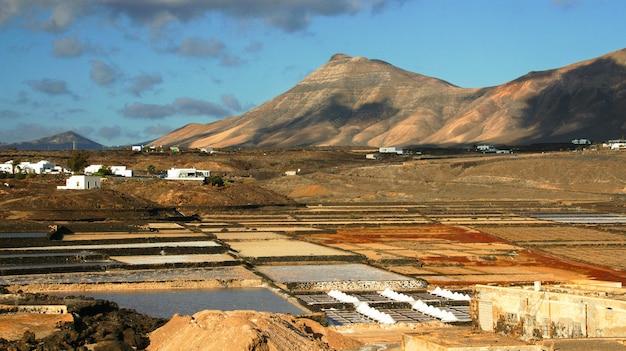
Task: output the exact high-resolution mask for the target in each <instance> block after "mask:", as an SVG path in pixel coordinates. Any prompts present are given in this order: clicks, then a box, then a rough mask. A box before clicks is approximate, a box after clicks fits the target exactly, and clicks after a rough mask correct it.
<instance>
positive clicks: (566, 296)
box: [472, 285, 626, 340]
mask: <svg viewBox="0 0 626 351" xmlns="http://www.w3.org/2000/svg"><path fill="white" fill-rule="evenodd" d="M597 295H598V294H592V293H587V294H584V293H581V292H580V291H574V290H568V289H565V288H564V289H560V290H558V291H557V290H556V289H550V291H548V290H546V289H544V288H539V289H538V290H537V289H535V288H534V287H526V288H521V287H506V288H505V287H494V286H483V285H477V286H476V293H475V302H474V303H473V304H472V308H473V310H474V312H475V313H472V315H473V316H474V317H475V323H476V324H478V325H479V327H480V328H481V329H482V330H485V331H495V332H502V333H505V334H507V335H512V336H515V337H519V338H522V339H527V340H528V339H541V338H585V337H588V338H601V337H626V323H624V321H626V301H624V300H621V299H612V298H608V297H607V298H602V297H598V296H597ZM481 314H482V316H481Z"/></svg>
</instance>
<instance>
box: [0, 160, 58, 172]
mask: <svg viewBox="0 0 626 351" xmlns="http://www.w3.org/2000/svg"><path fill="white" fill-rule="evenodd" d="M14 171H15V173H30V174H43V173H69V172H66V171H67V170H66V169H65V168H63V167H61V166H57V165H55V164H54V163H52V162H49V161H46V160H41V161H39V162H35V163H33V162H20V163H19V164H17V165H15V168H14V167H13V160H10V161H7V162H5V163H2V164H0V172H4V173H13V172H14Z"/></svg>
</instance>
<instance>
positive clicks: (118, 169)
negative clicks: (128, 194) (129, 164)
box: [111, 166, 133, 178]
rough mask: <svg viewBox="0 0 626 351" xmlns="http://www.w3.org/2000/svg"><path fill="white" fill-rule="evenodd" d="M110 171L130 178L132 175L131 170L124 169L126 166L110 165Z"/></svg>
mask: <svg viewBox="0 0 626 351" xmlns="http://www.w3.org/2000/svg"><path fill="white" fill-rule="evenodd" d="M111 173H113V175H116V176H118V177H127V178H131V177H132V176H133V170H132V169H126V166H111Z"/></svg>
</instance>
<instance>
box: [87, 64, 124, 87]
mask: <svg viewBox="0 0 626 351" xmlns="http://www.w3.org/2000/svg"><path fill="white" fill-rule="evenodd" d="M120 76H121V73H120V72H119V71H118V70H117V69H115V68H113V67H111V66H109V65H107V64H106V63H104V62H102V61H97V60H94V61H92V62H91V73H90V77H91V80H93V81H94V82H95V83H96V84H98V85H100V86H108V85H111V84H113V83H115V82H116V81H117V79H118V78H119V77H120Z"/></svg>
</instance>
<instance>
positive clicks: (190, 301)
mask: <svg viewBox="0 0 626 351" xmlns="http://www.w3.org/2000/svg"><path fill="white" fill-rule="evenodd" d="M51 295H57V296H70V295H81V296H87V297H93V298H95V299H102V300H108V301H113V302H115V303H117V304H118V305H119V306H120V307H125V308H132V309H134V310H136V311H137V312H139V313H144V314H147V315H149V316H153V317H159V318H171V317H172V316H173V315H174V314H175V313H178V314H179V315H193V314H194V313H196V312H199V311H203V310H222V311H234V310H255V311H261V312H273V313H291V314H302V313H305V311H304V310H303V309H300V308H298V307H297V306H295V305H293V304H291V303H290V302H289V301H287V300H286V299H284V298H282V297H280V296H278V295H276V294H274V293H273V292H271V291H269V290H267V289H264V288H220V289H180V290H179V289H176V290H139V291H132V292H129V291H123V292H122V291H120V292H115V291H114V292H111V291H106V292H80V293H76V294H73V293H63V294H58V293H55V294H51Z"/></svg>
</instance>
